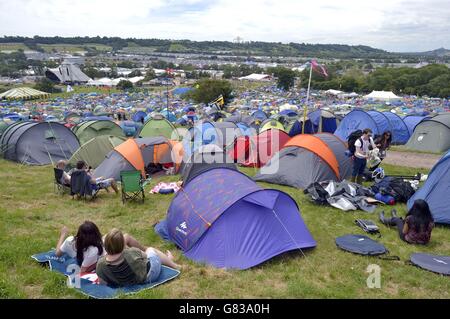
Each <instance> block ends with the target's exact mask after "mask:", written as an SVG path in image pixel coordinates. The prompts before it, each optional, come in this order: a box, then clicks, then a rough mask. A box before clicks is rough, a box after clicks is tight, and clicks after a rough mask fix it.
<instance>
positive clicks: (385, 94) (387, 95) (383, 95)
mask: <svg viewBox="0 0 450 319" xmlns="http://www.w3.org/2000/svg"><path fill="white" fill-rule="evenodd" d="M364 98H365V99H373V100H383V101H389V100H399V99H401V97H399V96H397V95H395V94H394V93H392V91H372V92H371V93H370V94H367V95H365V96H364Z"/></svg>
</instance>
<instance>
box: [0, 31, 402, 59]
mask: <svg viewBox="0 0 450 319" xmlns="http://www.w3.org/2000/svg"><path fill="white" fill-rule="evenodd" d="M0 43H24V44H25V45H26V46H28V47H30V48H33V49H36V50H41V49H40V48H39V44H72V45H78V46H83V45H86V44H88V43H96V44H103V45H106V46H110V47H112V49H113V50H114V51H117V50H121V49H123V48H125V47H128V46H129V45H138V46H142V47H152V48H155V49H156V50H157V51H159V52H186V53H208V52H209V53H217V54H220V53H221V52H227V53H232V54H233V55H240V56H245V55H250V54H251V55H266V56H274V57H278V56H303V57H311V56H314V57H317V58H338V59H342V58H347V59H352V58H372V59H391V58H399V57H400V56H401V55H400V54H398V53H390V52H387V51H384V50H380V49H375V48H371V47H369V46H363V45H358V46H351V45H342V44H308V43H292V42H291V43H281V42H261V41H249V42H245V43H242V42H240V43H236V42H230V41H191V40H162V39H136V38H126V39H123V38H119V37H100V36H96V37H59V36H56V37H41V36H34V37H32V38H30V37H20V36H4V37H3V38H0Z"/></svg>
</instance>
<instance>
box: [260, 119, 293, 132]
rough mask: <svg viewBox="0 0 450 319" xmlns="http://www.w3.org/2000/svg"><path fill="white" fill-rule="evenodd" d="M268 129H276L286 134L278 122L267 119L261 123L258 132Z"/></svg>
mask: <svg viewBox="0 0 450 319" xmlns="http://www.w3.org/2000/svg"><path fill="white" fill-rule="evenodd" d="M270 129H277V130H280V131H283V132H286V130H285V129H284V126H283V124H281V123H280V122H278V121H277V120H275V119H267V120H265V121H264V122H262V123H261V126H260V128H259V132H260V133H261V132H264V131H267V130H270Z"/></svg>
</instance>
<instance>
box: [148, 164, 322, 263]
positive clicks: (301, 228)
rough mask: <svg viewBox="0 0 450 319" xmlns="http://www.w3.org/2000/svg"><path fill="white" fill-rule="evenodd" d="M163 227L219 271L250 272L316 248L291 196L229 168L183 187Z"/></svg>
mask: <svg viewBox="0 0 450 319" xmlns="http://www.w3.org/2000/svg"><path fill="white" fill-rule="evenodd" d="M211 185H214V187H211ZM162 223H165V226H166V228H165V230H163V231H162V233H164V232H167V237H168V239H169V240H170V241H172V242H174V243H175V244H176V245H177V246H178V247H180V248H181V249H182V250H183V252H184V254H185V256H186V257H188V258H190V259H192V260H195V261H197V262H202V263H206V264H210V265H213V266H215V267H218V268H237V269H247V268H250V267H253V266H256V265H258V264H260V263H262V262H265V261H267V260H268V259H270V258H272V257H275V256H277V255H279V254H281V253H284V252H287V251H290V250H295V249H303V248H312V247H315V246H316V242H315V240H314V239H313V238H312V236H311V234H310V232H309V230H308V228H307V227H306V225H305V223H304V222H303V220H302V218H301V216H300V213H299V209H298V206H297V204H296V202H295V201H294V200H293V199H292V198H291V197H290V196H289V195H287V194H286V193H284V192H281V191H278V190H273V189H267V190H266V189H262V188H261V187H259V186H258V185H257V184H256V183H255V182H253V181H252V180H251V179H250V178H248V177H247V176H246V175H244V174H242V173H240V172H238V171H233V170H230V169H226V168H216V169H212V170H209V171H206V172H204V173H202V174H200V175H198V176H196V177H195V178H193V179H192V180H191V181H190V182H189V183H188V184H187V185H184V187H183V189H181V190H180V191H179V192H178V193H177V195H176V196H175V198H174V199H173V201H172V203H171V205H170V207H169V210H168V213H167V219H166V220H165V221H163V222H162ZM155 228H156V229H158V228H159V229H160V230H161V227H155Z"/></svg>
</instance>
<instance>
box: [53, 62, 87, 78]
mask: <svg viewBox="0 0 450 319" xmlns="http://www.w3.org/2000/svg"><path fill="white" fill-rule="evenodd" d="M45 76H46V77H47V78H49V79H50V80H52V81H55V82H60V83H87V82H89V80H91V78H90V77H88V76H87V75H86V74H84V73H83V71H81V70H80V68H79V67H78V66H76V65H75V64H73V63H68V62H63V63H62V64H61V65H60V66H59V67H57V68H54V69H47V70H46V71H45Z"/></svg>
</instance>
